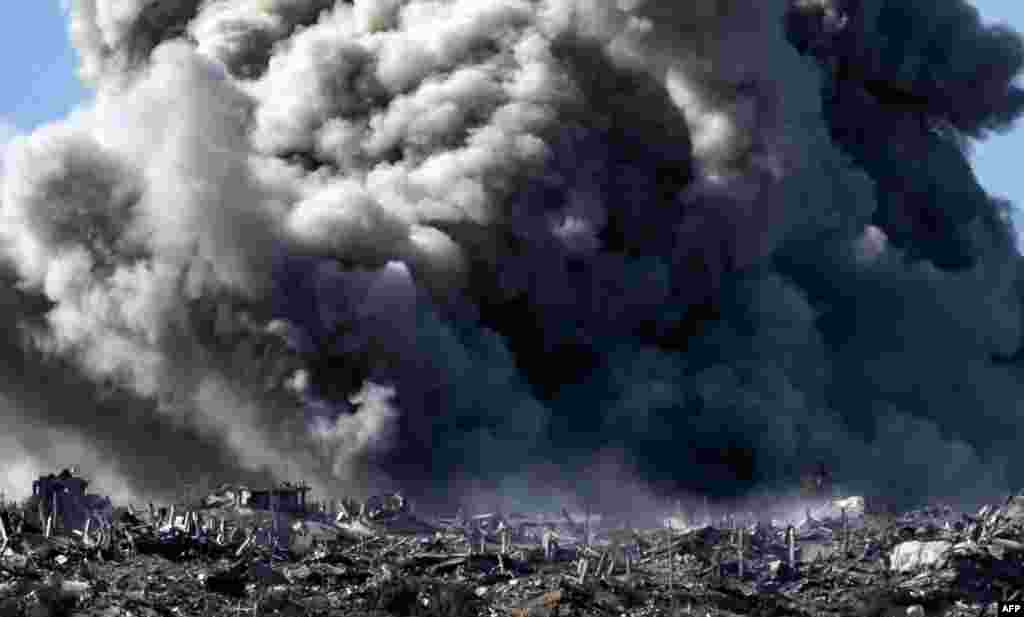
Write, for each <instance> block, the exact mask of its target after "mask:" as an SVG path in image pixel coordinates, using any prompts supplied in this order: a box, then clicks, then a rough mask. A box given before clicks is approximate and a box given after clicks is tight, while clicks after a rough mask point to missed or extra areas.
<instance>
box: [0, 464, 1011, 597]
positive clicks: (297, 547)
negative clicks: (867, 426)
mask: <svg viewBox="0 0 1024 617" xmlns="http://www.w3.org/2000/svg"><path fill="white" fill-rule="evenodd" d="M87 486H88V482H87V481H85V480H84V479H83V478H80V477H78V476H76V475H75V474H74V473H72V472H71V471H70V470H65V471H63V472H61V473H60V474H58V475H52V474H51V475H48V476H44V477H42V478H40V479H39V480H38V481H37V482H35V484H34V486H33V495H32V497H31V498H29V499H28V500H25V501H24V502H22V503H20V504H14V503H6V502H5V503H3V504H2V505H0V614H2V615H111V616H113V615H146V616H157V615H237V614H240V612H241V611H245V612H247V613H249V614H255V615H325V616H327V615H330V616H339V617H340V616H343V615H344V616H350V615H351V616H355V615H379V616H384V615H467V616H469V615H512V616H516V617H537V616H553V615H631V616H638V617H639V616H641V615H702V616H703V615H722V616H726V615H807V616H812V615H813V616H819V615H880V616H881V615H886V616H887V615H897V614H899V615H903V614H906V615H964V616H966V615H971V616H976V615H985V614H996V613H995V612H993V611H996V610H997V607H998V606H999V603H1000V602H1007V603H1009V602H1013V601H1015V600H1024V598H1020V597H1019V594H1020V590H1021V589H1024V585H1022V583H1024V495H1013V496H1010V497H1008V498H1007V499H1006V500H1005V503H1003V504H1002V505H1000V506H985V507H983V508H982V509H981V510H980V511H978V512H976V513H974V514H965V513H958V512H955V511H954V510H953V509H952V508H951V507H948V506H929V507H925V508H922V509H918V510H913V511H909V512H905V513H903V514H895V513H892V512H886V511H882V510H880V509H878V508H872V507H869V503H867V501H866V500H865V498H863V497H859V496H848V497H842V498H840V497H837V496H836V495H834V494H833V491H832V490H831V487H830V486H829V484H828V477H827V475H824V474H823V473H818V474H815V475H812V476H810V477H809V478H805V482H804V487H805V492H804V494H803V497H802V498H801V500H800V503H801V506H802V511H801V512H800V513H799V515H795V516H790V517H788V518H787V517H786V516H785V515H781V518H773V515H774V514H778V513H780V512H783V510H778V511H771V512H769V511H767V510H765V511H762V512H761V514H760V515H754V514H753V513H751V512H738V511H737V512H732V511H727V510H722V509H714V508H711V507H709V506H708V504H707V502H706V501H705V503H704V505H703V508H701V507H694V508H686V509H684V508H683V507H682V506H681V505H680V504H679V503H678V502H677V503H676V504H675V508H674V510H672V509H671V508H669V509H667V511H666V513H663V514H664V517H663V518H662V519H661V520H662V524H661V525H659V526H656V527H653V528H651V527H646V528H645V527H635V526H632V525H631V524H630V523H629V521H626V520H621V519H615V518H612V517H607V516H600V515H598V514H596V513H591V512H585V513H573V512H570V511H569V509H567V508H562V509H561V511H560V512H557V513H537V514H529V515H527V514H519V513H508V514H503V513H497V512H489V513H478V514H467V513H466V512H464V511H462V510H460V511H459V512H458V513H457V514H455V515H454V516H450V517H433V516H428V515H425V514H422V515H421V514H418V513H415V512H414V508H413V506H412V504H411V503H410V502H409V501H408V500H407V499H405V498H404V497H403V496H402V495H400V494H388V495H381V496H376V497H371V498H370V499H367V500H365V501H359V500H356V499H352V498H345V499H340V500H339V499H331V500H324V501H308V500H307V494H308V492H309V490H310V489H309V487H306V486H304V485H302V484H283V485H280V486H277V487H273V488H271V489H268V490H263V491H260V490H250V489H248V488H246V487H240V486H232V485H222V486H220V487H219V488H218V489H217V490H215V491H213V492H211V493H210V494H209V495H207V496H205V497H203V498H201V499H198V500H195V501H194V502H193V503H180V504H168V505H166V506H159V507H158V506H155V505H153V504H148V505H147V506H146V507H136V506H131V505H129V506H116V507H114V506H113V505H112V504H111V503H110V500H109V498H103V497H98V496H94V495H88V494H86V493H85V488H86V487H87ZM797 509H799V508H797ZM788 511H789V512H793V511H794V506H793V504H789V506H788Z"/></svg>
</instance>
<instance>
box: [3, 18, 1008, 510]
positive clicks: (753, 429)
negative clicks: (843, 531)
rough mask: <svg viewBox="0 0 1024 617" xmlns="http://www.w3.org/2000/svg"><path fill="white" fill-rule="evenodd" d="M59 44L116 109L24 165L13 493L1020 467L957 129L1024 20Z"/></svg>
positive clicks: (596, 490) (985, 486) (771, 479)
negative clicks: (209, 484) (92, 487)
mask: <svg viewBox="0 0 1024 617" xmlns="http://www.w3.org/2000/svg"><path fill="white" fill-rule="evenodd" d="M70 33H71V37H72V39H73V41H74V43H75V45H76V47H77V49H78V51H79V54H80V57H81V77H82V79H83V80H84V81H86V82H87V83H88V84H90V85H91V86H92V87H93V88H94V89H95V101H94V102H93V103H92V104H90V105H89V106H87V107H86V108H84V109H82V110H80V111H78V112H76V113H75V114H73V115H72V116H71V117H69V118H68V119H66V120H64V121H62V122H59V123H56V124H54V125H50V126H46V127H43V128H41V129H39V130H37V131H35V132H34V133H32V134H31V135H28V136H23V137H18V138H16V139H15V140H14V141H13V143H12V144H11V146H10V148H9V151H8V153H7V154H6V156H5V167H4V169H5V172H4V173H5V176H4V179H3V193H2V200H3V213H4V214H3V219H2V222H0V236H2V238H3V242H4V249H5V256H6V259H5V261H4V277H5V278H4V281H5V287H4V291H3V298H4V302H3V306H4V307H5V309H6V310H7V311H8V314H9V318H8V319H7V320H5V324H6V325H5V326H4V333H5V335H7V336H5V337H4V338H3V341H4V342H3V345H4V346H3V348H2V350H0V353H3V355H4V358H5V360H6V361H5V363H4V366H5V367H6V368H5V371H4V373H3V375H2V377H3V383H4V390H3V393H4V400H5V405H6V409H8V410H9V411H7V412H5V415H4V418H5V420H6V419H10V422H9V425H10V427H11V430H9V431H5V434H4V436H3V437H2V439H3V440H4V441H3V453H4V457H3V458H4V460H3V461H0V462H2V463H7V464H13V463H14V462H15V461H19V465H18V466H15V467H11V468H13V469H18V470H19V471H18V472H17V473H16V474H9V475H8V476H7V477H8V479H7V482H6V483H5V484H7V485H9V486H8V490H12V489H15V488H16V487H15V486H12V485H13V484H23V478H24V476H25V475H27V474H31V473H36V472H37V471H39V470H42V469H45V468H46V467H47V466H52V465H56V464H65V463H64V461H66V460H67V459H69V458H76V459H80V460H79V461H71V462H81V463H82V465H83V466H84V467H87V468H92V469H94V470H95V473H96V474H98V475H100V476H101V477H102V478H103V479H104V480H105V481H106V482H109V483H112V484H116V485H117V486H118V487H119V488H118V490H119V491H120V493H119V494H124V495H126V496H140V497H141V496H152V495H162V494H167V493H168V492H169V491H172V490H173V489H174V485H175V482H177V481H179V480H180V478H181V477H182V476H188V477H197V476H199V475H202V474H204V473H207V474H214V475H217V476H222V477H223V478H224V479H234V478H237V477H245V478H251V479H254V480H256V479H260V478H262V479H264V480H266V479H269V478H278V479H299V478H303V479H306V480H307V481H311V482H313V483H314V484H315V486H316V487H317V488H318V489H320V490H329V491H343V490H344V491H356V492H362V491H366V490H374V489H384V488H392V487H393V488H402V489H403V490H405V491H407V492H409V493H411V494H412V495H413V496H414V497H419V498H421V500H423V501H426V502H428V503H433V504H436V505H442V504H449V503H452V502H454V501H457V500H459V499H460V498H463V497H465V496H473V495H475V496H477V497H480V496H488V497H486V498H487V499H490V498H491V496H494V495H499V494H504V495H507V494H509V493H512V494H518V495H522V496H524V497H525V495H527V494H529V493H543V492H548V493H549V494H559V495H564V494H569V493H575V494H578V495H582V496H584V497H585V498H586V499H591V500H593V499H597V498H604V499H607V496H608V495H609V494H610V493H614V492H616V491H629V492H632V493H638V492H639V491H640V489H639V488H637V487H641V486H642V487H645V488H643V491H650V492H651V493H654V494H662V493H673V492H681V491H687V492H701V493H704V494H709V495H712V496H718V497H726V496H736V495H741V494H744V493H747V492H749V491H753V490H757V491H766V490H767V491H770V490H774V489H783V488H784V487H786V486H789V485H790V484H791V483H792V481H793V479H794V477H795V475H796V474H798V473H800V472H801V471H802V470H803V469H804V468H805V467H806V466H807V465H808V464H810V463H811V462H815V461H818V460H823V461H826V462H828V463H829V464H831V465H832V466H833V467H835V468H836V469H837V475H838V477H839V478H840V480H841V481H842V482H843V483H844V484H846V485H848V486H849V487H851V488H853V489H856V490H865V491H871V492H882V493H888V494H890V496H892V497H895V498H897V499H902V500H913V499H919V498H924V497H957V498H959V499H964V500H971V499H976V498H978V497H980V496H983V495H988V494H990V493H991V492H992V491H1003V490H1007V489H1008V488H1010V487H1012V486H1015V485H1016V484H1018V483H1019V482H1020V472H1019V471H1018V470H1019V469H1020V464H1019V462H1020V461H1019V455H1018V454H1016V453H1017V451H1018V450H1019V448H1018V447H1017V445H1016V444H1015V435H1016V434H1017V433H1018V432H1019V431H1020V429H1022V428H1024V426H1022V421H1021V418H1022V415H1021V414H1020V413H1019V412H1018V411H1017V409H1016V406H1017V405H1018V402H1017V401H1019V400H1024V396H1021V395H1022V394H1024V386H1022V385H1021V384H1022V381H1021V377H1022V372H1021V369H1022V368H1024V359H1022V358H1024V356H1022V354H1021V353H1019V350H1020V349H1021V335H1022V332H1021V324H1022V314H1021V302H1022V300H1024V280H1021V279H1022V277H1021V273H1022V272H1024V270H1022V269H1021V258H1020V256H1019V255H1018V254H1017V252H1016V250H1015V248H1014V242H1013V237H1014V235H1013V230H1012V229H1011V227H1010V223H1009V216H1008V213H1009V209H1010V205H1009V204H1008V203H1007V202H1006V201H1005V200H1003V199H1000V198H996V197H993V196H990V195H988V194H987V193H986V192H985V190H984V189H983V188H982V187H981V186H980V185H979V184H978V182H977V181H976V179H975V177H974V175H973V173H972V171H971V168H970V165H969V162H968V159H967V155H966V153H967V151H968V149H969V146H970V143H971V141H972V140H975V139H980V138H982V137H984V136H985V135H987V134H988V133H990V132H992V131H998V130H1003V129H1005V128H1007V127H1008V126H1009V124H1010V123H1011V122H1012V121H1013V120H1014V119H1015V118H1016V117H1017V116H1018V115H1019V114H1020V113H1021V111H1022V109H1024V92H1022V91H1021V90H1020V89H1019V88H1018V87H1017V86H1015V85H1014V84H1013V82H1012V80H1013V78H1014V77H1015V76H1016V75H1017V73H1018V72H1019V70H1020V69H1021V66H1022V65H1024V44H1022V42H1021V39H1020V38H1019V37H1018V35H1017V34H1016V33H1013V32H1011V31H1009V30H1008V29H1006V28H1003V27H998V26H985V25H983V24H982V23H981V21H980V19H979V16H978V14H977V12H976V11H974V9H972V8H971V7H970V6H969V5H967V4H965V3H964V2H963V1H962V0H941V1H935V0H931V1H929V2H923V1H922V2H909V1H903V2H897V1H896V0H859V1H858V0H797V1H793V2H787V1H785V0H769V1H764V0H743V1H741V0H736V1H732V2H725V1H715V0H700V1H693V2H688V3H678V2H671V1H668V0H663V1H662V0H648V1H643V0H619V1H618V2H605V1H598V0H545V1H541V0H487V1H481V0H454V1H442V0H433V1H428V0H388V1H383V2H381V1H370V0H357V1H355V2H352V3H349V2H333V3H332V2H327V1H326V0H181V1H176V2H159V3H153V2H147V1H143V0H132V1H123V0H122V1H114V0H80V1H78V2H76V3H74V4H73V5H72V10H71V27H70ZM26 461H27V462H26ZM67 464H70V462H69V463H67ZM595 470H597V471H595ZM19 474H20V475H19ZM111 492H115V491H113V490H111Z"/></svg>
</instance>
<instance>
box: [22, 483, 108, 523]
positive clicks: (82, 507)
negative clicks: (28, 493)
mask: <svg viewBox="0 0 1024 617" xmlns="http://www.w3.org/2000/svg"><path fill="white" fill-rule="evenodd" d="M88 486H89V481H88V480H86V479H85V478H82V477H79V476H77V475H76V470H75V469H74V468H72V469H64V470H62V471H61V472H60V473H59V474H56V475H55V474H52V473H51V474H47V475H45V476H40V477H39V479H38V480H36V481H34V482H33V483H32V497H31V499H30V502H31V504H32V505H33V506H34V510H35V513H36V516H37V517H38V522H39V523H40V525H46V526H47V529H49V530H63V531H70V530H72V529H80V528H82V527H83V526H84V525H85V523H86V521H87V520H89V519H90V518H93V517H96V518H97V520H99V519H102V518H107V517H109V513H110V511H111V507H112V506H111V502H110V498H109V497H103V496H100V495H90V494H88V493H86V488H88Z"/></svg>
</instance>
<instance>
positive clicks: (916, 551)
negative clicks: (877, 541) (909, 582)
mask: <svg viewBox="0 0 1024 617" xmlns="http://www.w3.org/2000/svg"><path fill="white" fill-rule="evenodd" d="M952 548H953V545H952V544H951V543H950V542H946V541H943V540H936V541H932V542H918V541H916V540H912V541H910V542H903V543H901V544H898V545H896V547H895V548H894V549H893V550H892V554H891V555H890V563H891V568H892V569H893V570H894V571H896V572H911V571H913V570H917V569H919V568H925V567H933V566H939V565H941V564H942V563H944V562H945V560H946V557H947V556H948V554H949V551H950V549H952Z"/></svg>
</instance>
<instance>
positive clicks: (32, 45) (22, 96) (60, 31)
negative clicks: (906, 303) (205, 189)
mask: <svg viewBox="0 0 1024 617" xmlns="http://www.w3.org/2000/svg"><path fill="white" fill-rule="evenodd" d="M10 4H11V6H10V7H9V10H8V12H7V14H6V19H5V20H4V25H3V26H2V27H0V32H2V33H3V36H0V75H3V77H4V83H5V85H6V88H4V89H0V143H3V142H5V141H6V137H7V136H9V135H10V134H12V133H13V132H15V131H18V132H28V131H30V130H32V129H33V128H34V127H36V126H38V125H40V124H43V123H45V122H49V121H52V120H56V119H59V118H62V117H64V116H66V115H67V114H68V113H69V112H70V111H71V110H72V109H73V108H74V107H75V106H76V105H78V104H79V103H80V102H81V101H83V100H85V99H87V98H88V96H89V92H88V91H87V90H86V89H84V88H82V86H81V85H80V84H79V83H78V80H77V78H76V77H75V65H76V58H75V52H74V50H73V49H71V47H70V45H69V43H68V37H67V22H66V19H65V16H64V12H63V10H62V9H61V4H62V1H61V0H26V1H20V2H11V3H10ZM974 5H975V6H976V7H978V9H979V10H980V11H981V14H982V16H983V17H984V18H985V19H986V20H989V21H994V22H1004V23H1008V24H1010V25H1011V26H1013V27H1014V28H1016V29H1017V30H1019V31H1024V2H1021V0H975V2H974ZM1021 152H1024V127H1019V128H1016V129H1015V130H1014V131H1012V132H1011V133H1009V134H1007V135H1005V136H996V137H992V138H990V139H988V140H987V141H985V142H983V143H980V144H978V145H977V147H976V149H975V152H974V168H975V172H976V173H977V175H978V177H979V179H980V180H981V183H982V185H983V186H984V187H985V188H986V189H987V190H988V191H989V192H990V193H994V194H997V195H1001V196H1004V197H1008V198H1010V199H1011V200H1013V202H1014V203H1015V204H1016V205H1018V206H1020V207H1024V182H1021V181H1020V171H1019V169H1018V168H1017V157H1018V156H1019V155H1020V154H1019V153H1021ZM1015 218H1016V219H1017V221H1018V229H1020V230H1022V231H1024V213H1022V214H1019V215H1018V216H1017V217H1015Z"/></svg>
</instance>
